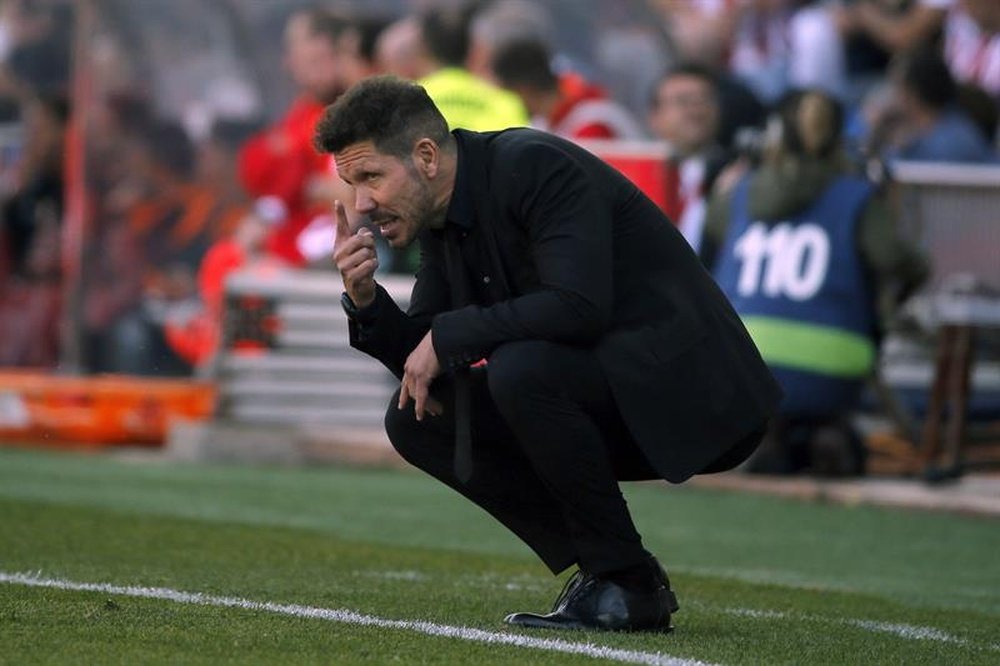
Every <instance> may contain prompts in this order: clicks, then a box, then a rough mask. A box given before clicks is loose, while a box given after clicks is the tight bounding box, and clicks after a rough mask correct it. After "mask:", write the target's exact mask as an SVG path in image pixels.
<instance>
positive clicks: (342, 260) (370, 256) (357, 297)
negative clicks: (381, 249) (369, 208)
mask: <svg viewBox="0 0 1000 666" xmlns="http://www.w3.org/2000/svg"><path fill="white" fill-rule="evenodd" d="M333 209H334V215H335V216H336V218H337V238H336V240H334V242H333V261H334V263H336V264H337V270H339V271H340V277H341V278H342V279H343V280H344V291H346V292H347V295H348V296H349V297H350V298H351V301H352V302H353V303H354V305H355V306H357V307H359V308H363V307H365V306H366V305H369V304H370V303H371V302H372V301H373V300H375V270H376V269H377V268H378V255H377V254H376V253H375V235H374V234H372V232H371V231H370V230H368V229H365V228H363V227H362V228H361V229H359V230H358V232H357V233H356V234H352V233H351V225H350V224H349V223H348V221H347V211H345V210H344V204H342V203H341V202H340V201H334V202H333Z"/></svg>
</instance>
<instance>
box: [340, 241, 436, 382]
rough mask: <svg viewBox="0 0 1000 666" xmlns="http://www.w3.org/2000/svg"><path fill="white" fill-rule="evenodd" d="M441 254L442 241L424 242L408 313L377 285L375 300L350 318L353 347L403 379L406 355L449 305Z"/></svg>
mask: <svg viewBox="0 0 1000 666" xmlns="http://www.w3.org/2000/svg"><path fill="white" fill-rule="evenodd" d="M440 254H441V248H440V243H439V242H437V241H433V240H431V241H427V242H424V241H422V242H421V246H420V268H419V270H418V271H417V280H416V282H415V283H414V285H413V292H412V295H411V296H410V307H409V308H408V309H407V312H405V313H404V312H403V311H402V310H401V309H400V307H399V305H397V304H396V302H395V301H393V300H392V297H391V296H389V293H388V292H387V291H386V290H385V289H384V288H383V287H382V286H381V285H376V292H375V301H374V302H373V303H372V304H371V305H369V306H368V307H367V308H365V309H364V310H363V311H362V313H363V314H362V316H360V317H359V318H358V319H354V318H349V319H348V331H349V335H350V341H351V346H352V347H354V348H355V349H358V350H360V351H363V352H364V353H366V354H368V355H369V356H371V357H373V358H375V359H377V360H379V361H381V362H382V364H383V365H384V366H385V367H387V368H388V369H389V371H390V372H392V374H394V375H396V377H398V378H400V379H402V377H403V365H404V364H405V363H406V358H407V357H408V356H409V355H410V352H412V351H413V349H414V348H415V347H416V346H417V344H419V343H420V340H421V339H422V338H423V337H424V335H426V334H427V331H428V330H429V329H430V326H431V318H432V317H433V316H434V314H436V313H438V312H442V311H443V310H445V309H447V308H448V307H449V303H450V292H449V290H448V283H447V279H446V277H445V274H444V268H443V265H442V262H443V259H442V257H441V256H440Z"/></svg>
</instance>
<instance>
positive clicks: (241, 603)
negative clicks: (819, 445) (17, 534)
mask: <svg viewBox="0 0 1000 666" xmlns="http://www.w3.org/2000/svg"><path fill="white" fill-rule="evenodd" d="M0 583H10V584H13V585H29V586H32V587H50V588H55V589H58V590H79V591H86V592H103V593H106V594H116V595H122V596H128V597H143V598H146V599H163V600H166V601H175V602H177V603H182V604H198V605H201V606H224V607H228V608H241V609H244V610H253V611H266V612H268V613H278V614H281V615H293V616H295V617H305V618H312V619H316V620H327V621H329V622H342V623H344V624H359V625H365V626H372V627H385V628H387V629H403V630H406V631H415V632H417V633H421V634H427V635H429V636H445V637H448V638H458V639H461V640H466V641H474V642H477V643H493V644H502V645H513V646H516V647H523V648H531V649H534V650H548V651H550V652H565V653H567V654H579V655H583V656H586V657H593V658H595V659H608V660H610V661H619V662H623V663H626V664H648V665H649V666H712V665H711V664H709V663H707V662H704V661H698V660H695V659H683V658H680V657H671V656H670V655H666V654H662V653H659V652H639V651H637V650H622V649H618V648H610V647H604V646H601V645H594V644H593V643H575V642H572V641H564V640H559V639H554V638H535V637H533V636H525V635H523V634H508V633H504V632H496V631H485V630H483V629H473V628H471V627H453V626H450V625H447V624H436V623H434V622H423V621H420V620H389V619H386V618H381V617H377V616H374V615H364V614H362V613H357V612H355V611H352V610H345V609H339V608H337V609H335V608H317V607H315V606H299V605H297V604H276V603H273V602H270V601H251V600H249V599H240V598H237V597H217V596H213V595H210V594H201V593H199V592H182V591H180V590H171V589H169V588H163V587H139V586H132V585H110V584H107V583H80V582H76V581H71V580H60V579H57V578H42V577H41V576H39V575H37V574H29V573H7V572H4V571H0Z"/></svg>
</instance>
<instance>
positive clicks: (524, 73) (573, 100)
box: [493, 38, 643, 139]
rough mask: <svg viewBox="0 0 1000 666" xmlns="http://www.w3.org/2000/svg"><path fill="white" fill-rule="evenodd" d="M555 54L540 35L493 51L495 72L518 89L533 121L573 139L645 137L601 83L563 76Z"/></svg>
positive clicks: (503, 81)
mask: <svg viewBox="0 0 1000 666" xmlns="http://www.w3.org/2000/svg"><path fill="white" fill-rule="evenodd" d="M550 62H551V55H550V53H549V50H548V48H547V47H546V46H545V44H544V43H543V42H541V41H540V40H538V39H535V38H523V39H515V40H511V41H509V42H507V43H506V44H503V45H502V46H500V47H499V48H498V49H497V50H496V53H495V55H494V56H493V73H494V75H495V76H496V79H497V81H498V82H499V83H500V85H502V86H503V87H504V88H507V89H509V90H511V91H513V92H514V93H516V94H517V95H518V96H519V97H520V98H521V100H522V101H523V102H524V106H525V107H526V108H527V109H528V112H529V113H530V114H531V116H532V120H531V122H532V125H533V126H534V127H537V128H539V129H544V130H547V131H549V132H552V133H553V134H558V135H560V136H563V137H565V138H568V139H639V138H642V137H643V131H642V127H641V125H640V124H639V123H638V121H636V120H635V118H633V116H632V114H631V113H629V111H628V110H626V109H625V107H623V106H622V105H621V104H618V103H617V102H615V101H614V100H612V99H609V98H608V96H607V94H606V93H605V92H604V90H603V89H601V88H600V87H599V86H596V85H593V84H591V83H589V82H587V81H586V80H584V79H583V77H581V76H579V75H578V74H575V73H568V74H563V75H562V76H558V75H557V74H556V73H555V72H554V71H553V70H552V66H551V64H550Z"/></svg>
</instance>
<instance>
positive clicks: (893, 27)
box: [848, 0, 947, 53]
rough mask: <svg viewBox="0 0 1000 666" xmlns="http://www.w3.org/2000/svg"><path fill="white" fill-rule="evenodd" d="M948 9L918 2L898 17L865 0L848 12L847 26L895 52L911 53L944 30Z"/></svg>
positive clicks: (924, 0)
mask: <svg viewBox="0 0 1000 666" xmlns="http://www.w3.org/2000/svg"><path fill="white" fill-rule="evenodd" d="M946 12H947V10H946V9H945V8H944V7H941V6H937V5H935V4H933V3H929V2H927V1H926V0H917V2H916V3H915V4H914V5H913V6H912V7H910V8H909V9H908V10H906V11H905V12H903V13H902V14H899V15H893V14H889V13H887V12H885V11H883V10H882V9H880V8H879V7H877V6H876V5H875V3H874V2H871V1H870V0H862V1H861V2H858V3H857V4H856V5H854V6H852V7H851V9H850V10H849V15H850V19H849V21H848V23H849V24H850V25H852V26H854V27H856V28H858V29H860V30H862V31H864V32H866V33H867V34H868V35H869V36H870V37H871V38H872V39H874V40H875V41H876V42H878V44H879V45H881V46H882V47H883V48H885V49H886V50H888V51H891V52H893V53H899V52H901V51H908V50H910V49H912V48H914V47H916V46H917V45H919V44H921V43H922V42H925V41H927V40H928V39H930V37H931V36H932V35H933V34H934V33H935V32H936V31H937V30H939V29H940V28H941V25H942V24H943V22H944V16H945V14H946Z"/></svg>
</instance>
